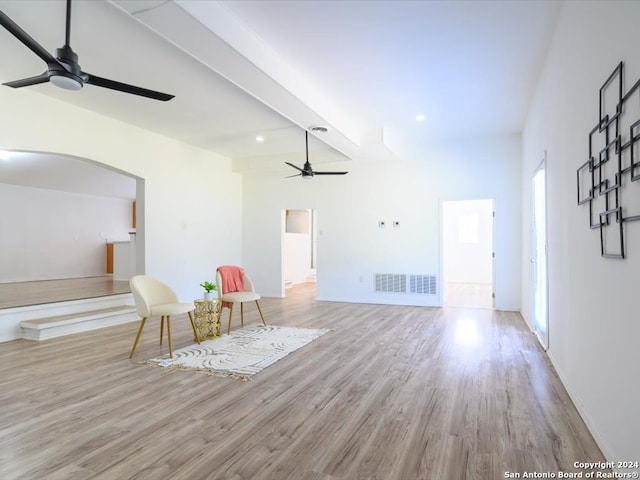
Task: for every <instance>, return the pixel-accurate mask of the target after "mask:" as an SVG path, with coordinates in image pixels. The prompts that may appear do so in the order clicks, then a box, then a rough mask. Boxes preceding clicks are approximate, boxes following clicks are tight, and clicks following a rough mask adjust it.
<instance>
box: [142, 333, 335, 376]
mask: <svg viewBox="0 0 640 480" xmlns="http://www.w3.org/2000/svg"><path fill="white" fill-rule="evenodd" d="M329 331H330V330H326V329H311V328H295V327H276V326H266V327H265V326H263V325H255V326H250V327H245V328H241V329H239V330H232V331H231V334H229V335H223V336H221V337H220V338H216V339H214V340H206V341H204V342H202V343H200V345H198V344H195V345H191V346H189V347H185V348H181V349H180V350H174V352H173V358H169V354H166V355H163V356H162V357H158V358H152V359H151V360H147V361H145V362H143V363H148V364H152V365H157V366H160V367H169V368H179V369H186V370H200V371H203V372H206V373H209V374H212V375H217V376H221V377H234V378H240V379H243V380H248V379H249V378H250V377H251V376H252V375H255V374H256V373H258V372H260V371H261V370H263V369H264V368H266V367H268V366H269V365H273V364H274V363H275V362H277V361H278V360H280V359H281V358H284V357H286V356H287V355H289V354H290V353H291V352H295V351H296V350H298V349H299V348H301V347H303V346H305V345H306V344H307V343H309V342H311V341H313V340H315V339H316V338H318V337H320V336H322V335H324V334H325V333H327V332H329Z"/></svg>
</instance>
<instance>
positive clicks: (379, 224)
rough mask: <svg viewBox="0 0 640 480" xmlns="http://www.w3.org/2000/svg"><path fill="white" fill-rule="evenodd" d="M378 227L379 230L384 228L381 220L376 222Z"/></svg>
mask: <svg viewBox="0 0 640 480" xmlns="http://www.w3.org/2000/svg"><path fill="white" fill-rule="evenodd" d="M378 226H379V227H380V228H384V226H385V223H384V221H383V220H380V221H379V222H378Z"/></svg>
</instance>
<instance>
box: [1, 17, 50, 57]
mask: <svg viewBox="0 0 640 480" xmlns="http://www.w3.org/2000/svg"><path fill="white" fill-rule="evenodd" d="M0 25H2V26H3V27H4V28H5V29H7V30H8V31H9V33H11V34H12V35H13V36H14V37H16V38H17V39H18V40H20V41H21V42H22V43H23V44H24V45H25V46H27V47H28V48H29V49H30V50H31V51H32V52H33V53H35V54H36V55H38V56H39V57H40V58H41V59H42V60H44V61H45V62H46V64H47V65H49V66H51V65H58V66H60V67H62V66H61V65H60V62H58V60H56V58H55V57H54V56H53V55H51V54H50V53H49V52H48V51H47V50H45V49H44V47H42V45H40V44H39V43H38V42H36V41H35V40H34V39H33V38H32V37H31V35H29V34H28V33H27V32H25V31H24V30H23V29H22V28H20V27H19V26H18V25H17V24H16V23H15V22H14V21H13V20H11V19H10V18H9V17H8V16H7V15H6V14H5V13H4V12H3V11H2V10H0Z"/></svg>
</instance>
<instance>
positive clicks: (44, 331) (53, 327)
mask: <svg viewBox="0 0 640 480" xmlns="http://www.w3.org/2000/svg"><path fill="white" fill-rule="evenodd" d="M138 319H139V317H138V315H137V314H136V309H135V307H132V306H128V305H123V306H119V307H109V308H102V309H99V310H89V311H86V312H80V313H73V314H69V315H58V316H54V317H47V318H38V319H34V320H27V321H24V322H21V323H20V327H21V328H22V332H23V335H22V338H24V339H25V340H46V339H48V338H55V337H60V336H63V335H69V334H72V333H78V332H85V331H88V330H94V329H96V328H103V327H108V326H111V325H117V324H120V323H126V322H131V321H134V320H138Z"/></svg>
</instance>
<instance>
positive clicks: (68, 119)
mask: <svg viewBox="0 0 640 480" xmlns="http://www.w3.org/2000/svg"><path fill="white" fill-rule="evenodd" d="M77 93H78V94H82V92H77ZM129 101H131V102H133V103H135V102H145V101H150V100H148V99H145V98H138V97H135V96H133V95H132V96H131V98H130V99H129ZM0 104H1V105H2V112H4V113H0V148H3V149H14V150H28V151H39V152H54V153H66V154H71V155H75V156H77V157H82V158H88V159H91V160H94V161H97V162H100V163H103V164H106V165H111V166H113V167H115V168H118V169H121V170H123V171H126V172H128V173H131V174H133V175H135V176H138V177H141V178H144V179H145V182H144V191H145V199H144V200H145V201H144V202H142V204H143V205H142V206H141V208H144V212H142V213H143V215H142V216H143V217H144V222H145V231H144V235H143V236H140V235H139V236H138V237H139V238H138V239H137V241H143V242H144V244H145V250H146V259H145V260H146V273H147V274H149V275H152V276H155V277H157V278H159V279H161V280H163V281H165V282H167V283H168V284H169V285H171V286H172V287H173V288H174V289H175V290H176V291H177V293H178V295H179V296H180V297H181V298H182V299H184V301H190V300H192V299H195V298H199V297H200V296H201V288H200V287H199V284H200V283H201V282H202V281H204V280H210V281H213V280H215V269H216V267H217V266H218V265H223V264H230V263H241V241H240V236H241V220H240V217H241V213H242V206H241V205H242V195H241V191H242V179H241V176H240V175H239V174H235V173H232V172H231V162H230V160H228V159H226V158H224V157H221V156H218V155H214V154H212V153H209V152H206V151H203V150H200V149H197V148H194V147H191V146H188V145H186V144H184V143H181V142H178V141H175V140H172V139H169V138H167V137H163V136H161V135H157V134H154V133H152V132H149V131H146V130H142V129H139V128H136V127H133V126H131V125H128V124H125V123H122V122H118V121H115V120H113V119H110V118H107V117H103V116H100V115H96V114H93V113H91V112H89V111H87V110H83V109H80V108H74V107H72V106H69V105H68V104H65V103H62V102H58V101H55V100H52V99H50V98H47V97H45V96H42V95H39V94H37V93H35V92H33V91H29V89H21V90H13V89H9V88H1V89H0ZM8 112H11V113H10V114H9V113H8ZM43 112H47V114H46V115H44V113H43ZM51 112H55V115H54V114H53V113H51ZM42 118H44V120H39V121H34V119H42ZM2 228H5V227H4V221H3V225H2Z"/></svg>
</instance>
